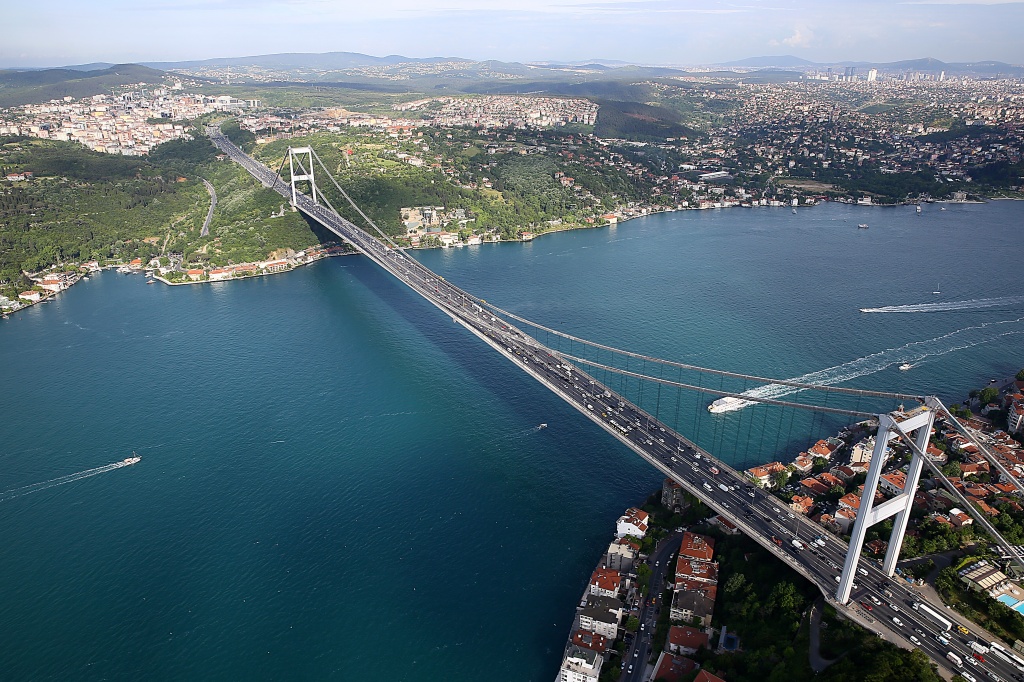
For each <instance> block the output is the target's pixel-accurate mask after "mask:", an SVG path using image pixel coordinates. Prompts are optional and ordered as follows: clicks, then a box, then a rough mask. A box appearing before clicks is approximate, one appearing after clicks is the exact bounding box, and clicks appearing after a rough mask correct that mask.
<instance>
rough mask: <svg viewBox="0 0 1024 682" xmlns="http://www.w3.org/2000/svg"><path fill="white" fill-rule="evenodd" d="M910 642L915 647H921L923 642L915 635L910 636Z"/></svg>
mask: <svg viewBox="0 0 1024 682" xmlns="http://www.w3.org/2000/svg"><path fill="white" fill-rule="evenodd" d="M910 641H911V643H913V644H914V645H915V646H921V640H919V639H918V638H917V637H914V636H913V635H911V636H910Z"/></svg>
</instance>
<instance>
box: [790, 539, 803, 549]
mask: <svg viewBox="0 0 1024 682" xmlns="http://www.w3.org/2000/svg"><path fill="white" fill-rule="evenodd" d="M790 543H792V545H793V549H795V550H801V549H803V548H804V545H803V543H802V542H800V541H799V540H796V539H794V540H790Z"/></svg>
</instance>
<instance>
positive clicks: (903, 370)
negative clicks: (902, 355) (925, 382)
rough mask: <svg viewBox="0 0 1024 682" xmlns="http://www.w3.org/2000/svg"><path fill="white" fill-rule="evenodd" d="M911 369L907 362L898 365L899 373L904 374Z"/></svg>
mask: <svg viewBox="0 0 1024 682" xmlns="http://www.w3.org/2000/svg"><path fill="white" fill-rule="evenodd" d="M911 367H913V365H912V364H910V363H909V362H904V363H903V364H902V365H900V371H901V372H906V371H907V370H908V369H910V368H911Z"/></svg>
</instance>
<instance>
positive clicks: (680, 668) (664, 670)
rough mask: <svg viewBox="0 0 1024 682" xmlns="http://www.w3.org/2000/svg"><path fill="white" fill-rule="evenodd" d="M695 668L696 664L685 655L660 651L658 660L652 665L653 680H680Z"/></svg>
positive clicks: (680, 681) (666, 681)
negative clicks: (653, 671)
mask: <svg viewBox="0 0 1024 682" xmlns="http://www.w3.org/2000/svg"><path fill="white" fill-rule="evenodd" d="M696 669H697V664H696V662H694V661H691V660H690V659H688V658H686V657H685V656H678V655H676V654H670V653H668V652H667V651H662V652H661V655H660V656H659V657H658V662H657V663H656V664H655V665H654V670H655V673H654V677H653V678H652V679H655V680H664V682H682V680H683V678H684V677H686V676H687V675H689V674H690V673H692V672H693V671H694V670H696Z"/></svg>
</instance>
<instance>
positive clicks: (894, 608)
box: [889, 602, 900, 613]
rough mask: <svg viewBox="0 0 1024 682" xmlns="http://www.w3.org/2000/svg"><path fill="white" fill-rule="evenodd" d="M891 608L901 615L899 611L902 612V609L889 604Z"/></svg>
mask: <svg viewBox="0 0 1024 682" xmlns="http://www.w3.org/2000/svg"><path fill="white" fill-rule="evenodd" d="M889 608H890V609H892V610H893V611H895V612H896V613H899V611H900V607H898V606H896V605H895V604H893V603H891V602H890V604H889Z"/></svg>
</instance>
